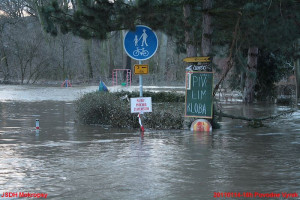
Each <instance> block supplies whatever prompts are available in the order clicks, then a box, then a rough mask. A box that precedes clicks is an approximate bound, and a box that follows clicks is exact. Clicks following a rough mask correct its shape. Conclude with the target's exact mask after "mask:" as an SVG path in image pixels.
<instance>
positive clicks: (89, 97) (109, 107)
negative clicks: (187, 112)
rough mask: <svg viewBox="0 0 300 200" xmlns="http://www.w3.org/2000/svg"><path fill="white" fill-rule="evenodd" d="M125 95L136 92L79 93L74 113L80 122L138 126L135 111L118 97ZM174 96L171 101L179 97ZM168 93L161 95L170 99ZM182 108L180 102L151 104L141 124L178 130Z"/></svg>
mask: <svg viewBox="0 0 300 200" xmlns="http://www.w3.org/2000/svg"><path fill="white" fill-rule="evenodd" d="M126 94H127V95H128V97H129V98H131V97H134V96H135V95H136V94H134V93H127V92H119V93H104V92H93V93H88V94H85V95H83V96H82V97H81V98H80V99H78V100H77V101H76V112H77V114H78V118H79V121H80V122H82V123H84V124H99V125H110V126H111V127H132V128H138V127H139V123H138V118H137V114H136V113H133V114H132V113H130V103H129V102H127V101H126V100H121V98H120V97H121V96H124V95H126ZM137 94H138V93H137ZM151 94H155V93H151ZM176 95H177V94H176ZM176 95H174V98H173V100H174V101H175V99H176V100H178V99H179V98H178V97H177V96H176ZM137 96H138V95H137ZM145 96H148V94H145ZM159 96H163V95H162V94H159V95H158V96H155V98H156V99H157V100H158V97H159ZM171 96H173V95H172V94H167V95H166V96H164V98H170V97H171ZM183 110H184V105H183V103H173V104H170V103H156V104H153V112H152V113H145V115H144V118H143V124H145V127H146V128H153V129H182V128H183V124H184V117H183Z"/></svg>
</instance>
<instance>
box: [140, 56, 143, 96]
mask: <svg viewBox="0 0 300 200" xmlns="http://www.w3.org/2000/svg"><path fill="white" fill-rule="evenodd" d="M141 64H142V61H141V60H139V65H141ZM139 81H140V97H143V75H139Z"/></svg>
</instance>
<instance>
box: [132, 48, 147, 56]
mask: <svg viewBox="0 0 300 200" xmlns="http://www.w3.org/2000/svg"><path fill="white" fill-rule="evenodd" d="M133 55H134V56H138V55H141V56H148V55H149V51H147V50H145V49H144V48H141V49H139V48H138V47H137V48H136V50H134V51H133Z"/></svg>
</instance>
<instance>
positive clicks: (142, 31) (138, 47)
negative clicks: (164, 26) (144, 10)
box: [123, 25, 158, 60]
mask: <svg viewBox="0 0 300 200" xmlns="http://www.w3.org/2000/svg"><path fill="white" fill-rule="evenodd" d="M123 42H124V49H125V51H126V53H127V55H128V56H130V57H131V58H133V59H135V60H147V59H149V58H151V57H152V56H153V55H154V54H155V52H156V50H157V47H158V40H157V37H156V34H155V33H154V32H153V31H152V29H151V28H149V27H147V26H144V25H137V26H136V29H135V31H128V32H127V33H126V35H125V37H124V41H123Z"/></svg>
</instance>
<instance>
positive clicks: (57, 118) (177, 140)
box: [0, 101, 300, 200]
mask: <svg viewBox="0 0 300 200" xmlns="http://www.w3.org/2000/svg"><path fill="white" fill-rule="evenodd" d="M223 108H224V110H225V111H227V112H229V113H235V114H240V115H248V116H251V115H252V116H258V115H265V114H267V115H268V114H271V113H273V114H274V113H278V112H280V111H282V110H284V109H286V108H285V107H279V106H270V105H268V106H266V105H255V106H252V107H248V106H244V105H241V104H227V105H224V106H223ZM35 119H39V120H40V131H39V133H38V134H37V133H36V131H35ZM299 122H300V112H295V113H294V114H292V115H288V116H284V117H282V118H280V119H278V120H275V121H271V122H269V123H268V125H269V127H264V128H260V129H254V128H249V127H247V126H246V124H245V123H244V122H241V121H238V120H228V119H223V121H222V128H221V129H219V130H214V131H213V132H212V133H193V132H190V131H188V130H175V131H174V130H173V131H156V130H146V132H145V133H144V134H143V135H142V134H141V133H140V132H139V131H138V130H134V129H110V128H104V127H99V126H86V125H80V124H78V123H76V114H75V112H74V104H73V103H72V102H62V101H41V102H16V101H7V102H1V103H0V195H2V194H3V192H31V193H47V194H48V197H47V198H50V199H204V200H206V199H261V198H254V197H253V198H244V197H234V196H233V195H237V194H241V195H243V194H244V192H245V193H247V192H248V193H247V194H255V192H257V193H272V192H273V193H280V194H281V192H289V193H295V192H296V193H298V194H300V167H299V166H300V156H299V155H300V134H299V131H300V125H299ZM145 126H146V125H145ZM217 192H219V193H217ZM234 193H235V194H234ZM215 194H216V195H218V194H219V195H221V194H222V195H227V197H228V198H221V197H219V198H215V197H214V195H215ZM0 199H2V198H1V197H0ZM7 199H18V197H14V198H7ZM268 199H272V198H268ZM273 199H283V198H273ZM290 199H292V198H290ZM294 199H299V198H294Z"/></svg>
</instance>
